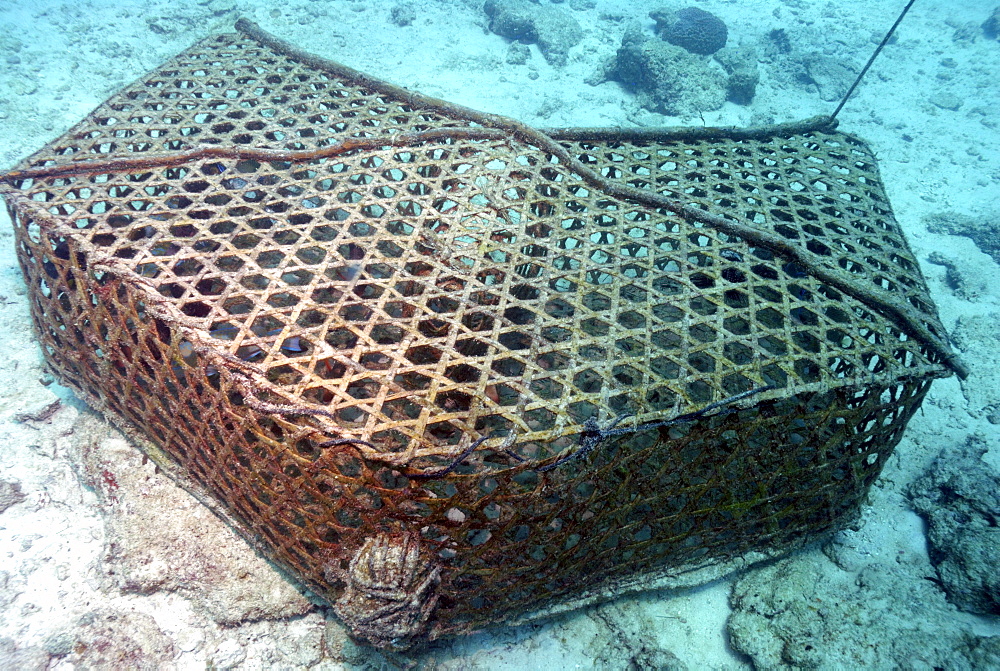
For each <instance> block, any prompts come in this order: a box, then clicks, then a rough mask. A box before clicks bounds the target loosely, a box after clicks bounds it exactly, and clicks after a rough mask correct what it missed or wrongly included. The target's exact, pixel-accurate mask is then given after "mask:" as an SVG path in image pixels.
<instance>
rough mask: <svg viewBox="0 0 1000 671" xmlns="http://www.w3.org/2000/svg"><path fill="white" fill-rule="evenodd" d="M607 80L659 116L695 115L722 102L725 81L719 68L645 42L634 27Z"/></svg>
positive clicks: (678, 50) (665, 46)
mask: <svg viewBox="0 0 1000 671" xmlns="http://www.w3.org/2000/svg"><path fill="white" fill-rule="evenodd" d="M607 77H608V79H612V80H615V81H618V82H621V83H622V84H623V85H624V86H625V88H627V89H629V90H631V91H633V92H634V93H635V94H636V97H637V99H638V101H639V104H640V105H642V106H643V107H646V108H647V109H650V110H652V111H654V112H660V113H662V114H672V115H676V116H688V115H695V114H698V113H700V112H707V111H709V110H714V109H718V108H720V107H722V104H723V103H724V102H725V101H726V89H727V78H726V74H725V72H723V70H722V68H721V67H718V66H716V65H714V64H713V63H711V62H710V61H709V60H708V59H706V58H704V57H702V56H697V55H695V54H692V53H690V52H688V51H686V50H684V49H682V48H680V47H676V46H674V45H672V44H667V43H666V42H664V41H663V40H659V39H654V38H648V37H646V36H645V35H643V34H642V31H641V30H640V29H639V28H638V26H634V27H633V28H631V29H629V31H628V32H626V34H625V37H624V38H623V39H622V46H621V48H619V49H618V54H617V56H616V57H615V60H614V61H613V63H612V64H611V67H610V69H609V72H608V74H607Z"/></svg>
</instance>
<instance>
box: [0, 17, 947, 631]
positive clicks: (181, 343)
mask: <svg viewBox="0 0 1000 671" xmlns="http://www.w3.org/2000/svg"><path fill="white" fill-rule="evenodd" d="M835 125H836V124H835V123H833V122H832V121H831V120H830V119H829V118H821V119H817V120H812V121H807V122H802V123H796V124H787V125H782V126H774V127H767V128H753V129H721V128H714V129H713V128H706V129H675V130H671V129H658V130H615V129H565V130H550V131H540V130H537V129H532V128H528V127H527V126H524V125H523V124H520V123H518V122H515V121H512V120H510V119H505V118H502V117H497V116H494V115H489V114H483V113H481V112H477V111H475V110H471V109H467V108H463V107H459V106H456V105H452V104H449V103H447V102H444V101H440V100H435V99H431V98H428V97H425V96H422V95H419V94H416V93H413V92H411V91H407V90H404V89H401V88H397V87H395V86H392V85H390V84H387V83H384V82H380V81H378V80H375V79H373V78H371V77H368V76H366V75H364V74H362V73H359V72H356V71H353V70H350V69H349V68H346V67H344V66H340V65H337V64H335V63H331V62H328V61H324V60H322V59H319V58H316V57H313V56H310V55H308V54H305V53H302V52H300V51H298V50H296V49H295V48H294V47H292V46H290V45H288V44H286V43H284V42H281V41H280V40H277V39H276V38H273V37H271V36H269V35H267V34H266V33H263V32H262V31H260V29H258V28H257V27H256V26H254V25H253V24H250V23H247V22H242V21H241V22H240V23H239V24H237V32H235V33H232V34H224V35H218V36H214V37H211V38H209V39H206V40H204V41H202V42H200V43H198V44H197V45H195V46H193V47H192V48H191V49H189V50H187V51H185V52H183V53H181V54H180V55H178V56H177V57H176V58H174V59H173V60H171V61H169V62H168V63H166V64H165V65H163V66H162V67H160V68H158V69H157V70H155V71H153V72H151V73H150V74H149V75H147V76H145V77H143V78H141V79H140V80H139V81H137V82H135V83H134V84H132V85H130V86H128V87H127V88H125V89H124V90H123V91H121V92H120V93H118V94H116V95H115V96H113V97H112V98H110V99H109V100H107V101H106V102H105V103H103V104H102V105H101V106H100V107H98V108H97V109H96V110H95V111H94V112H92V113H91V114H90V115H88V116H87V118H86V119H84V120H83V121H82V122H81V123H80V124H78V125H77V126H75V127H74V128H73V129H71V130H70V131H69V132H68V133H66V134H65V135H64V136H62V137H61V138H59V139H57V140H56V141H54V142H52V143H51V144H49V145H48V146H46V147H45V148H43V149H42V150H41V151H39V152H38V153H36V154H34V155H33V156H31V157H29V158H28V159H26V160H25V161H23V162H22V163H21V164H20V165H18V166H16V167H15V168H14V169H13V170H11V171H9V172H8V173H6V174H5V175H3V176H2V181H0V192H2V194H3V196H4V197H5V199H6V201H7V205H8V208H9V210H10V213H11V216H12V219H13V221H14V227H15V229H16V235H17V238H16V239H17V253H18V256H19V260H20V263H21V266H22V269H23V271H24V275H25V278H26V281H27V284H28V288H29V293H30V300H31V308H32V315H33V319H34V324H35V329H36V332H37V335H38V338H39V340H40V342H41V346H42V348H43V350H44V353H45V355H46V357H47V359H48V361H49V363H50V365H51V367H52V369H53V370H54V371H55V373H56V374H57V375H58V377H59V379H60V380H61V381H62V382H63V383H65V384H66V385H68V386H70V387H71V388H72V389H73V390H74V391H75V392H76V393H77V394H78V395H79V396H80V397H82V398H84V399H86V400H87V402H88V403H90V404H91V405H92V406H94V407H95V408H98V409H99V410H101V411H102V412H103V413H105V415H107V416H108V417H109V418H111V419H112V420H113V421H115V422H116V423H118V424H119V425H120V426H122V427H123V428H124V429H125V430H127V431H128V432H130V434H131V435H133V436H134V437H135V438H136V440H137V441H138V442H140V444H142V445H143V446H144V448H145V449H146V450H147V451H149V453H150V454H151V455H152V456H154V457H155V458H156V459H157V460H158V463H160V465H161V466H163V467H164V468H165V469H166V470H167V471H168V472H170V473H171V474H173V475H174V476H175V477H176V478H177V479H178V480H179V481H181V482H182V484H185V485H186V486H188V487H189V488H191V489H192V490H194V491H196V492H198V493H199V495H200V496H202V497H203V498H204V499H205V500H206V501H208V502H210V503H211V504H212V505H213V506H214V508H215V509H216V510H217V511H218V512H219V513H220V514H221V515H223V516H224V517H226V518H227V519H228V520H229V521H230V522H231V523H232V524H233V525H234V526H235V527H236V528H237V529H238V530H240V532H241V533H242V534H243V535H244V536H245V537H247V538H248V539H250V540H251V541H252V542H254V543H255V545H256V546H257V547H259V548H260V549H261V550H262V551H263V552H264V553H265V554H266V555H267V556H268V557H270V558H271V559H273V560H274V561H275V562H277V563H278V564H280V565H281V566H283V567H286V568H288V569H290V570H291V572H292V573H293V574H294V575H295V576H296V577H298V578H299V579H301V580H302V581H303V582H304V583H305V584H306V585H307V586H308V587H309V588H310V589H311V590H312V591H314V592H315V594H317V595H318V596H320V597H321V598H323V599H325V600H326V601H327V602H328V603H330V604H332V605H333V606H334V610H335V611H336V612H337V613H338V615H339V616H340V618H341V619H342V620H343V621H344V622H345V623H346V624H347V625H348V626H349V627H350V628H351V630H352V632H353V633H354V634H355V635H356V636H358V637H359V638H363V639H365V640H368V641H369V642H371V643H373V644H375V645H379V646H384V647H394V648H405V647H408V646H411V645H413V644H417V643H420V642H421V641H424V640H427V639H432V638H436V637H439V636H443V635H452V634H459V633H464V632H469V631H473V630H476V629H480V628H483V627H486V626H491V625H496V624H501V623H505V622H515V621H522V620H524V619H526V618H531V617H534V616H537V615H539V614H543V613H550V612H555V611H558V610H561V609H566V608H570V607H574V606H576V605H580V604H584V603H587V602H589V601H592V600H596V599H601V598H607V597H608V596H610V595H613V594H615V593H619V592H622V591H626V590H630V589H636V588H640V587H642V586H644V585H649V584H659V585H666V584H690V583H693V582H699V581H703V580H705V579H707V578H708V577H714V576H715V575H717V574H718V573H720V572H724V571H726V570H730V569H731V568H732V567H735V566H739V565H742V564H743V563H745V562H747V561H752V560H757V559H761V558H764V557H767V556H773V555H775V554H780V553H782V552H786V551H788V550H789V549H791V548H794V547H797V546H799V545H801V544H803V543H807V542H810V541H812V540H815V539H817V538H820V537H822V536H823V535H825V534H828V533H830V532H831V531H832V530H835V529H838V528H841V527H843V526H844V525H845V524H847V523H849V522H850V521H852V519H853V518H854V516H855V515H856V513H857V511H858V509H859V506H860V505H861V503H862V502H863V500H864V497H865V495H866V492H867V490H868V488H869V487H870V485H871V484H872V482H873V480H874V479H875V478H876V477H877V476H878V474H879V472H880V471H881V469H882V467H883V465H884V464H885V461H886V459H887V458H888V456H889V454H890V452H891V451H892V449H893V447H894V446H895V445H896V443H897V442H898V441H899V439H900V437H901V435H902V433H903V430H904V428H905V426H906V423H907V421H908V420H909V418H910V417H911V416H912V414H913V413H914V412H915V410H916V409H917V408H918V407H919V405H920V402H921V400H922V399H923V397H924V395H925V394H926V392H927V390H928V388H929V385H930V383H931V381H932V380H934V379H935V378H939V377H943V376H947V375H950V374H951V372H952V371H953V370H958V371H959V372H961V371H962V368H961V364H960V363H959V362H957V360H956V359H955V358H954V356H953V355H952V353H951V350H950V349H949V346H948V344H947V340H946V335H945V332H944V329H943V327H942V326H941V324H940V322H939V320H938V318H937V315H936V311H935V308H934V306H933V304H932V302H931V299H930V298H929V296H928V292H927V288H926V286H925V284H924V281H923V278H922V277H921V274H920V271H919V269H918V267H917V262H916V260H915V259H914V257H913V255H912V253H911V252H910V250H909V248H908V246H907V244H906V242H905V240H904V238H903V235H902V232H901V231H900V229H899V226H898V225H897V223H896V221H895V219H894V217H893V213H892V209H891V207H890V204H889V202H888V200H887V198H886V196H885V193H884V191H883V188H882V184H881V182H880V179H879V173H878V168H877V165H876V161H875V158H874V157H873V155H872V153H871V151H870V150H869V149H868V147H867V146H866V144H865V143H864V142H863V141H862V140H860V139H858V138H856V137H854V136H851V135H849V134H846V133H842V132H839V131H837V130H836V128H835Z"/></svg>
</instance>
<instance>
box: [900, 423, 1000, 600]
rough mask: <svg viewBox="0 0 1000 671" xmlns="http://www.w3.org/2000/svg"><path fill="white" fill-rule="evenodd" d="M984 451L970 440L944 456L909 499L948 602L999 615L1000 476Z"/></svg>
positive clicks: (977, 439)
mask: <svg viewBox="0 0 1000 671" xmlns="http://www.w3.org/2000/svg"><path fill="white" fill-rule="evenodd" d="M987 449H988V444H987V440H986V438H984V437H982V436H975V435H974V436H970V437H969V440H968V441H967V442H966V444H965V445H962V446H960V447H955V448H951V449H947V450H945V451H943V452H942V454H941V455H940V456H939V457H938V458H937V459H936V460H935V461H934V463H933V464H932V465H931V467H930V469H929V470H928V471H927V473H925V474H924V475H923V477H921V478H920V479H918V480H917V481H915V482H914V483H913V485H911V487H910V489H909V492H908V493H909V497H910V502H911V503H912V504H913V508H914V510H916V511H917V512H918V513H920V515H921V516H923V517H924V519H926V520H927V540H928V544H929V548H928V551H929V554H930V558H931V562H932V563H933V564H934V567H935V569H937V573H938V578H939V579H940V580H941V584H942V585H943V586H944V589H945V591H946V592H947V594H948V600H949V601H951V602H952V603H953V604H955V605H956V606H958V607H959V608H961V609H962V610H965V611H969V612H971V613H978V614H980V615H1000V474H998V473H997V472H996V471H994V470H993V469H992V468H990V466H989V465H988V464H987V463H986V462H984V461H983V460H982V456H983V454H985V453H986V451H987Z"/></svg>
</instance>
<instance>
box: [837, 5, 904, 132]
mask: <svg viewBox="0 0 1000 671" xmlns="http://www.w3.org/2000/svg"><path fill="white" fill-rule="evenodd" d="M914 2H916V0H910V1H909V2H908V3H906V7H903V11H902V12H900V13H899V16H897V17H896V23H894V24H892V28H890V29H889V32H887V33H886V34H885V37H883V38H882V42H881V43H880V44H879V45H878V46H877V47H875V53H873V54H872V57H871V58H869V59H868V62H867V63H865V67H863V68H861V74H859V75H858V78H857V79H855V80H854V83H853V84H851V88H849V89H847V93H845V94H844V97H843V98H841V100H840V104H839V105H837V109H835V110H833V114H831V115H830V120H831V121H832V120H833V119H836V118H837V115H838V114H840V110H842V109H843V108H844V105H846V104H847V99H848V98H850V97H851V94H852V93H854V89H856V88H857V87H858V84H860V83H861V80H862V79H863V78H864V76H865V74H866V73H867V72H868V68H870V67H871V66H872V63H874V62H875V59H876V58H878V55H879V54H880V53H882V48H883V47H885V45H886V44H888V43H889V40H890V39H892V34H893V33H895V32H896V28H897V27H898V26H899V24H900V23H901V22H902V21H903V17H904V16H906V13H907V12H908V11H910V7H912V6H913V3H914Z"/></svg>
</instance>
